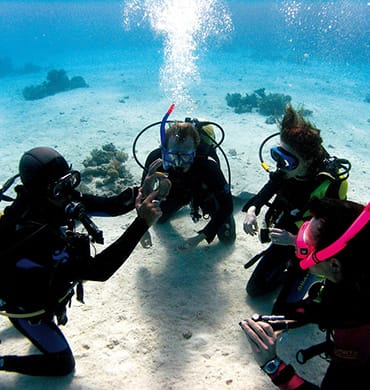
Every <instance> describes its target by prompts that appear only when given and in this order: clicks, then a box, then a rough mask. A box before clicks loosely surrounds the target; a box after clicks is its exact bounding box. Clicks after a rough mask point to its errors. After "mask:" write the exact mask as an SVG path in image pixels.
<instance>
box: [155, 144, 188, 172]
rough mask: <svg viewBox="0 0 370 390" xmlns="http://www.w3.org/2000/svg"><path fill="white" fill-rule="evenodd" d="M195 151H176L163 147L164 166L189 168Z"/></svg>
mask: <svg viewBox="0 0 370 390" xmlns="http://www.w3.org/2000/svg"><path fill="white" fill-rule="evenodd" d="M194 158H195V151H192V152H186V153H185V152H175V151H172V150H167V149H165V148H164V147H162V162H163V168H164V169H165V170H168V169H170V168H183V169H184V168H188V167H190V165H191V164H192V163H193V161H194Z"/></svg>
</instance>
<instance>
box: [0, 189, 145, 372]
mask: <svg viewBox="0 0 370 390" xmlns="http://www.w3.org/2000/svg"><path fill="white" fill-rule="evenodd" d="M137 191H138V189H137V188H128V189H127V190H125V191H124V192H122V193H121V194H120V195H118V196H114V197H110V198H105V197H96V196H91V195H81V194H80V193H78V192H77V191H76V192H75V193H74V198H75V199H74V200H76V201H78V202H81V203H83V205H84V206H85V208H86V211H87V212H88V213H89V214H90V213H92V214H99V215H110V216H114V215H121V214H124V213H127V212H129V211H130V210H133V209H134V202H135V197H136V195H137ZM17 192H18V196H17V199H16V201H15V202H14V203H13V204H12V205H11V206H9V207H7V208H6V209H5V211H4V215H3V216H2V217H1V218H0V248H1V260H0V261H1V269H2V270H1V273H0V298H2V300H3V301H2V303H3V310H4V304H5V308H6V311H7V312H8V313H13V314H14V313H16V314H24V313H34V312H37V311H39V310H40V309H41V310H42V311H44V312H43V313H41V314H39V315H37V316H32V317H29V318H14V316H13V317H10V321H11V322H12V324H13V325H14V326H15V327H16V328H17V329H18V330H19V331H20V332H21V333H23V335H24V336H25V337H27V338H28V339H29V340H30V341H31V342H32V343H33V344H34V345H35V346H36V347H37V348H38V349H39V351H40V352H41V353H42V354H37V355H28V356H9V355H8V356H0V370H5V371H14V372H19V373H22V374H28V375H41V376H59V375H67V374H69V373H71V372H72V371H73V369H74V366H75V362H74V357H73V353H72V351H71V349H70V347H69V345H68V342H67V340H66V339H65V337H64V335H63V333H62V332H61V330H60V329H59V327H58V325H57V324H56V323H55V322H54V318H55V317H56V318H57V319H58V324H64V323H65V322H66V316H65V306H66V304H67V303H68V302H69V301H70V299H71V296H72V295H73V293H74V287H75V286H76V284H77V283H78V282H79V281H84V280H94V281H105V280H107V279H108V278H110V277H111V276H112V275H113V274H114V273H115V271H117V270H118V268H119V267H120V266H121V265H122V264H123V263H124V262H125V260H126V259H127V258H128V257H129V255H130V254H131V252H132V251H133V249H134V248H135V246H136V245H137V243H138V242H139V240H140V238H141V237H142V235H143V234H144V232H145V231H146V230H147V229H148V226H147V224H146V222H145V221H144V220H143V219H140V218H138V217H137V218H136V219H135V220H134V221H133V223H132V224H131V225H130V226H129V227H128V228H127V230H126V231H125V232H124V233H123V234H122V235H121V237H119V238H118V239H117V240H116V241H115V242H113V243H112V244H111V245H109V246H108V247H107V248H105V249H104V250H103V251H102V252H101V253H99V254H97V255H96V256H95V257H92V256H90V252H89V242H88V241H87V237H86V236H85V235H79V234H77V233H72V234H71V233H67V232H65V230H64V229H63V227H62V226H61V224H60V223H58V222H57V219H53V218H52V217H51V216H50V215H48V212H50V210H47V209H43V208H42V207H41V208H40V207H38V206H37V205H36V204H34V207H29V205H30V203H31V204H32V200H30V199H29V198H27V195H26V192H25V191H24V190H23V187H22V186H20V187H18V188H17ZM59 222H60V221H59ZM77 290H78V289H77ZM80 292H81V289H80ZM80 298H81V297H80ZM4 302H5V303H4Z"/></svg>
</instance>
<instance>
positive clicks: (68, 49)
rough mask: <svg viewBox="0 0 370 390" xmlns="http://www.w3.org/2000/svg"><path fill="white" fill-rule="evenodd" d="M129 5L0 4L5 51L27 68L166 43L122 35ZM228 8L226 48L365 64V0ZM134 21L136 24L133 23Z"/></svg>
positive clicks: (148, 32) (142, 31)
mask: <svg viewBox="0 0 370 390" xmlns="http://www.w3.org/2000/svg"><path fill="white" fill-rule="evenodd" d="M127 3H129V2H125V1H112V0H107V1H93V0H92V1H88V0H86V1H72V0H70V1H68V0H64V1H56V0H54V1H53V0H50V1H32V0H31V1H17V0H14V1H0V26H1V36H0V53H1V55H2V56H10V57H11V58H12V59H13V60H14V61H15V62H23V61H36V60H38V59H40V58H41V59H45V58H46V57H49V58H50V57H51V56H54V55H59V54H61V53H66V54H70V55H73V54H76V53H78V52H80V51H81V50H90V49H91V48H96V49H99V48H104V49H119V48H123V47H127V46H133V47H140V48H141V49H147V48H153V46H154V47H157V48H159V47H161V45H162V37H161V36H160V35H158V34H156V32H155V31H153V30H152V29H150V26H148V24H147V23H146V22H145V21H144V22H142V23H141V25H140V27H138V28H131V29H130V30H124V28H123V9H124V7H125V5H126V4H127ZM138 3H139V4H142V5H143V8H144V7H145V3H149V4H150V3H151V2H150V1H149V2H148V1H146V2H145V1H139V2H138ZM152 3H155V2H154V1H153V2H152ZM162 3H164V4H165V1H163V2H162ZM225 4H226V5H227V7H228V10H229V12H230V16H231V19H232V24H233V31H232V32H230V33H227V34H225V35H227V36H225V37H224V40H223V41H221V42H222V46H221V49H223V50H227V49H230V50H232V49H235V48H239V49H246V50H248V51H250V52H252V53H253V54H254V55H256V56H259V57H262V58H266V57H270V58H271V57H274V58H286V59H291V60H296V61H300V60H303V55H304V54H308V55H309V56H311V57H312V58H315V59H320V60H325V61H328V62H341V63H356V64H364V65H368V61H369V50H370V47H369V44H370V38H369V37H370V35H369V33H370V6H369V3H368V2H367V1H360V0H359V1H262V0H261V1H245V0H244V1H226V2H225ZM163 8H165V7H163ZM163 14H164V15H165V14H166V9H163ZM136 22H139V20H136V21H134V25H135V23H136ZM184 23H185V24H186V21H184ZM179 28H181V27H180V26H179ZM216 41H217V40H216V39H215V37H213V41H212V37H211V39H210V40H209V41H208V42H206V43H205V47H207V48H208V49H209V48H210V46H211V44H215V42H216ZM218 48H220V47H219V46H218Z"/></svg>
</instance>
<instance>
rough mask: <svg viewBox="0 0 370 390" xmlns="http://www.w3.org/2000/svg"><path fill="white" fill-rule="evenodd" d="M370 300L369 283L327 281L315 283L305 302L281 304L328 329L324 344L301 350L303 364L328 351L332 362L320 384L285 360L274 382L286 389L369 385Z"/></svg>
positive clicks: (285, 309)
mask: <svg viewBox="0 0 370 390" xmlns="http://www.w3.org/2000/svg"><path fill="white" fill-rule="evenodd" d="M366 260H367V259H364V261H366ZM369 300H370V289H369V285H368V284H367V285H366V286H365V288H359V285H358V284H357V283H348V282H340V283H332V282H330V281H328V280H325V281H324V282H317V283H315V284H314V285H313V286H312V287H311V288H310V290H309V294H308V297H307V298H306V299H304V300H303V301H300V302H297V303H292V304H285V305H281V307H280V312H279V314H284V315H285V316H286V318H289V319H295V320H297V321H298V322H299V323H300V324H301V325H303V324H307V323H314V324H317V325H318V326H319V328H320V329H321V330H322V331H326V337H325V338H323V343H322V344H318V345H317V346H314V347H311V348H308V349H306V350H301V352H300V354H299V358H300V359H301V363H302V362H304V360H303V361H302V358H303V357H304V358H306V359H307V360H308V359H310V358H312V357H313V356H316V355H318V354H319V353H320V354H321V355H322V356H323V355H324V354H326V356H327V357H328V360H329V361H330V364H329V366H328V369H327V371H326V373H325V375H324V378H323V380H322V383H321V386H320V387H319V386H317V385H313V384H311V383H309V382H307V381H304V380H303V379H302V378H300V377H299V376H298V375H297V374H296V373H295V372H294V370H293V368H292V366H289V367H286V365H285V363H283V367H281V370H279V375H274V376H273V377H272V379H273V381H274V383H275V384H276V385H277V386H279V387H280V388H281V389H284V390H295V389H297V390H305V389H319V388H320V389H322V390H333V389H365V388H369V383H370V380H369V370H370V310H369ZM366 383H367V384H366Z"/></svg>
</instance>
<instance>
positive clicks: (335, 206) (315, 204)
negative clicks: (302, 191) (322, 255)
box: [308, 198, 370, 293]
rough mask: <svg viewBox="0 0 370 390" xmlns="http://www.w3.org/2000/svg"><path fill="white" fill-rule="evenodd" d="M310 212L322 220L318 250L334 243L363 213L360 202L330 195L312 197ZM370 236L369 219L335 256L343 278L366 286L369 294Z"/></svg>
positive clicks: (363, 286) (317, 244) (361, 286)
mask: <svg viewBox="0 0 370 390" xmlns="http://www.w3.org/2000/svg"><path fill="white" fill-rule="evenodd" d="M308 208H309V210H310V212H311V215H312V216H314V217H316V218H318V219H320V220H321V227H320V231H319V236H318V240H317V243H316V250H320V249H323V248H325V247H327V246H328V245H330V244H331V243H333V242H335V241H336V240H337V239H338V238H339V237H340V236H341V235H342V234H343V233H344V232H345V231H346V230H347V229H348V228H349V226H350V225H351V224H352V223H353V221H354V220H355V219H356V218H357V216H358V215H359V214H360V213H361V212H362V210H363V209H364V206H363V205H362V204H360V203H357V202H353V201H349V200H339V199H331V198H323V199H318V198H312V199H311V200H310V202H309V204H308ZM369 237H370V222H368V223H367V224H366V225H365V227H363V228H362V230H361V231H360V232H358V233H357V234H356V236H355V237H354V238H352V239H351V240H350V241H348V243H347V245H346V246H345V248H344V249H343V250H342V251H340V252H339V253H338V254H336V255H335V257H336V258H338V259H339V261H340V263H341V265H342V271H343V278H344V279H345V280H346V281H347V282H349V283H353V284H354V285H357V287H359V288H366V289H367V291H368V292H369V293H370V285H369V283H370V262H369V259H368V256H367V251H368V246H369Z"/></svg>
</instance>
